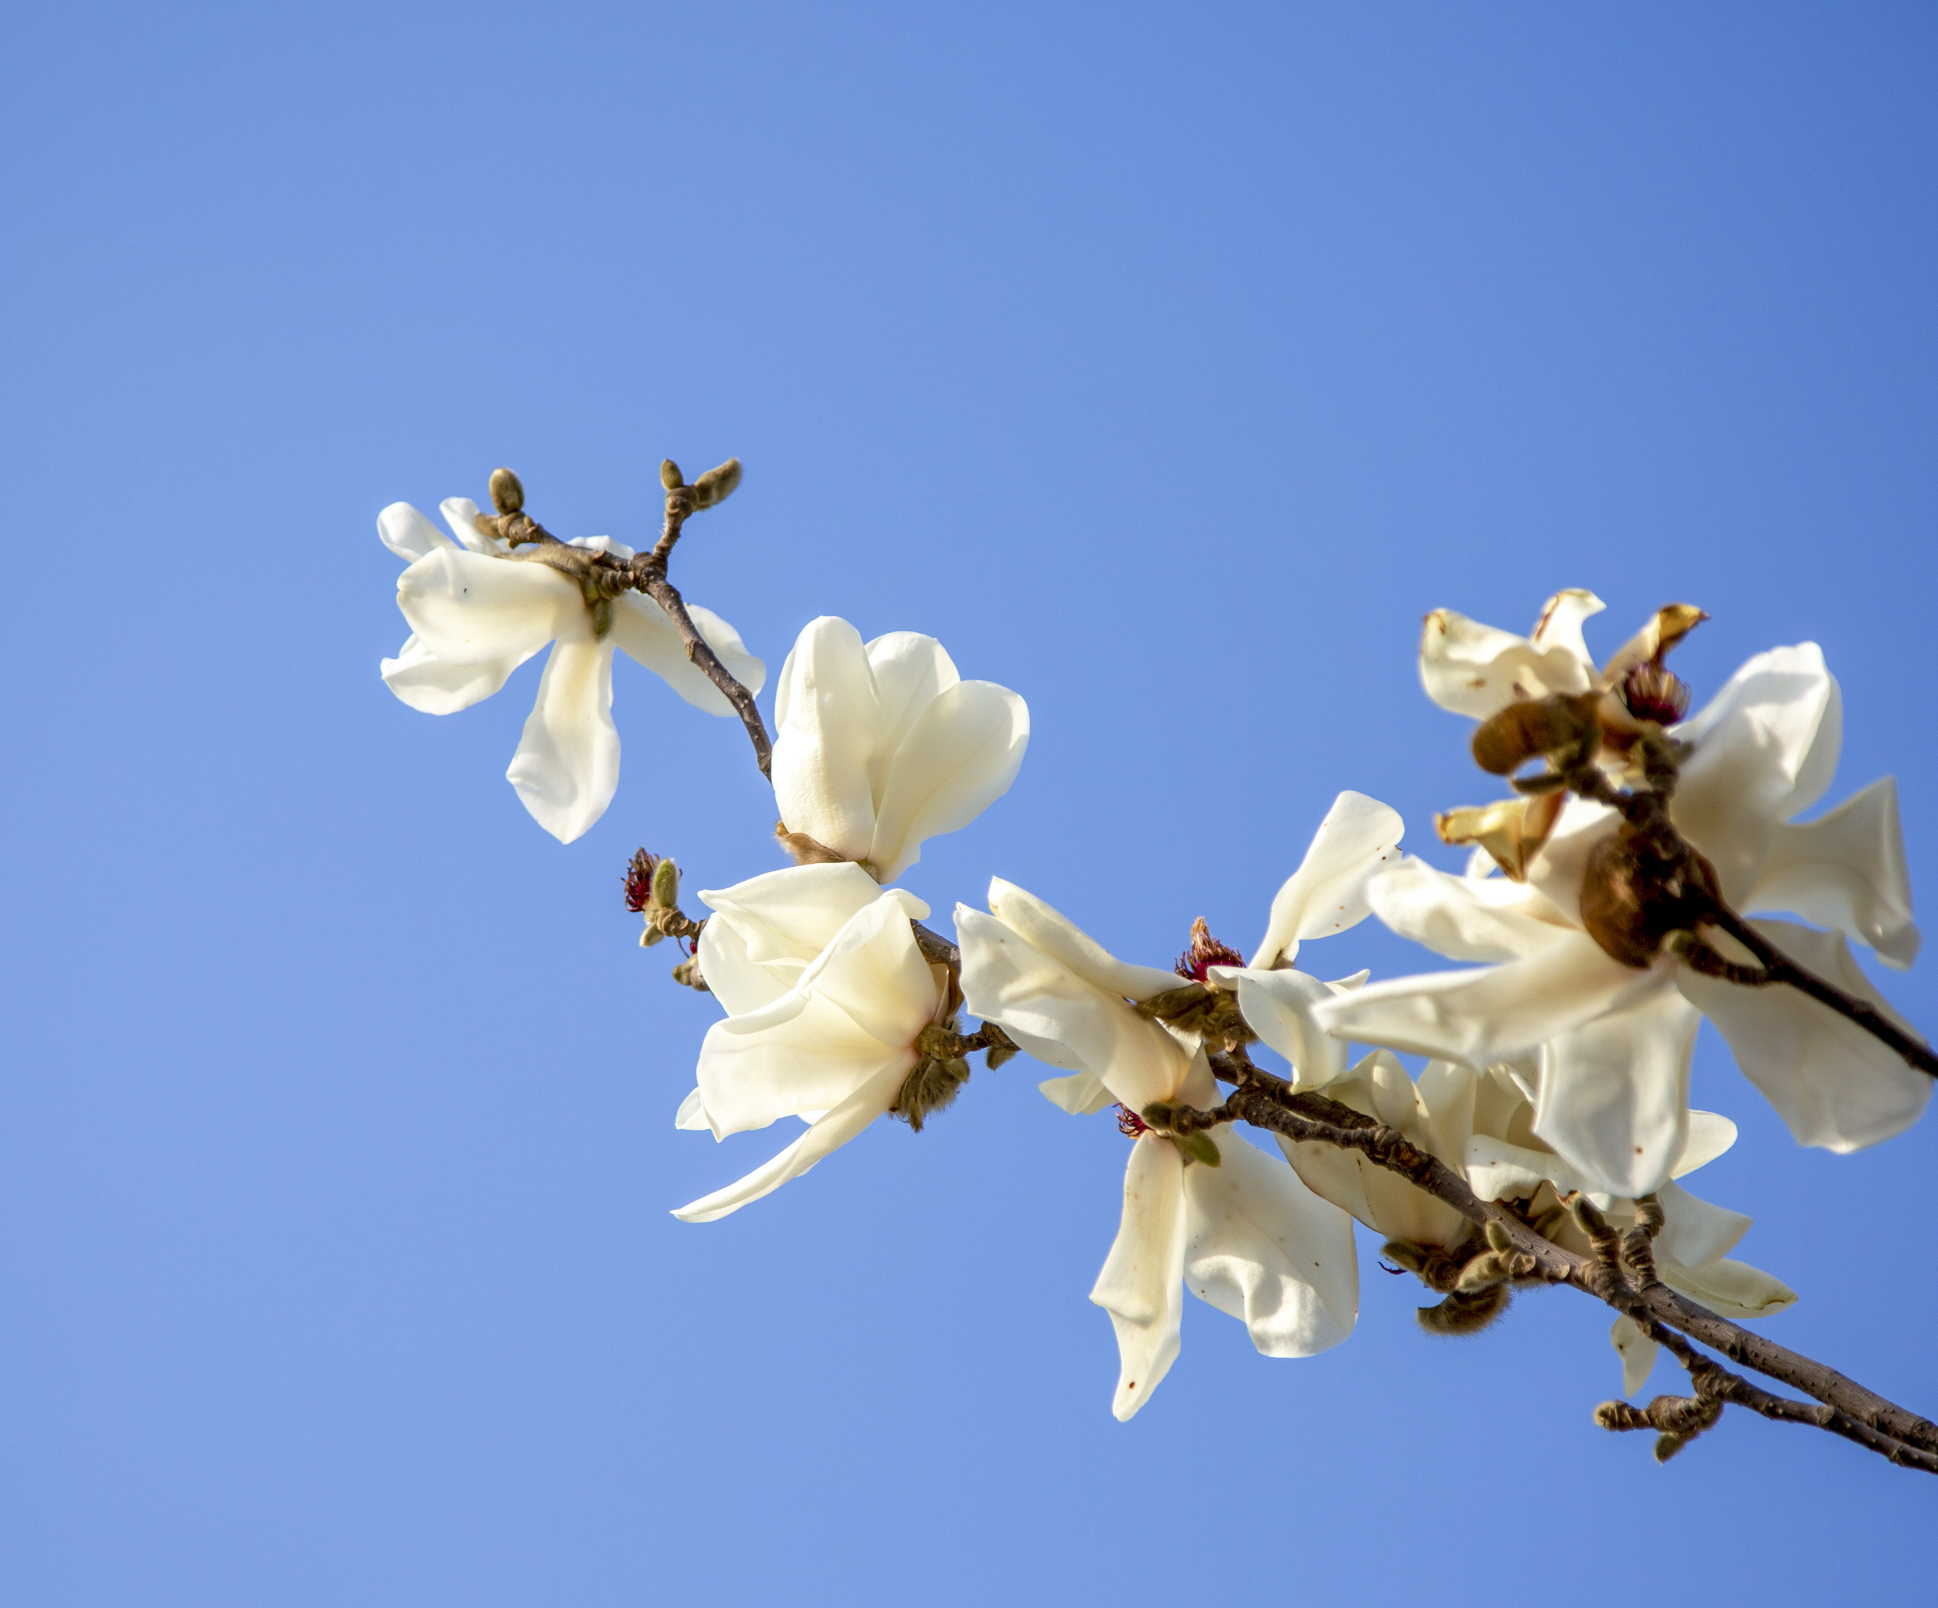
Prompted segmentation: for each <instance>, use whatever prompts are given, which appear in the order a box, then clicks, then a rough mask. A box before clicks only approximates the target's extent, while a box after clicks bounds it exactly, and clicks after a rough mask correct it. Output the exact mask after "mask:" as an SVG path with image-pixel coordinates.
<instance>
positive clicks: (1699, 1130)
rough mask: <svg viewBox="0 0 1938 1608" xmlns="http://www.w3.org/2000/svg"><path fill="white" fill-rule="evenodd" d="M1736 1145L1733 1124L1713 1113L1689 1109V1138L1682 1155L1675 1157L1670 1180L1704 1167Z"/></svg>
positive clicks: (1734, 1125) (1683, 1147) (1684, 1143)
mask: <svg viewBox="0 0 1938 1608" xmlns="http://www.w3.org/2000/svg"><path fill="white" fill-rule="evenodd" d="M1735 1143H1736V1124H1735V1123H1733V1122H1731V1121H1730V1120H1729V1118H1728V1117H1725V1116H1723V1115H1721V1114H1720V1113H1719V1112H1715V1111H1697V1110H1695V1109H1694V1108H1693V1107H1692V1108H1691V1109H1690V1112H1689V1137H1688V1138H1687V1139H1686V1140H1685V1141H1684V1142H1683V1146H1682V1154H1681V1155H1680V1156H1678V1157H1676V1164H1675V1166H1674V1167H1673V1168H1672V1169H1671V1170H1670V1173H1669V1176H1670V1177H1671V1178H1681V1177H1683V1176H1685V1175H1686V1174H1689V1173H1692V1172H1694V1171H1695V1170H1696V1169H1697V1168H1698V1167H1707V1166H1708V1165H1709V1164H1710V1163H1711V1162H1712V1161H1714V1160H1715V1159H1716V1158H1717V1157H1718V1156H1720V1155H1722V1154H1723V1152H1724V1151H1726V1150H1728V1149H1729V1147H1730V1146H1731V1145H1733V1144H1735Z"/></svg>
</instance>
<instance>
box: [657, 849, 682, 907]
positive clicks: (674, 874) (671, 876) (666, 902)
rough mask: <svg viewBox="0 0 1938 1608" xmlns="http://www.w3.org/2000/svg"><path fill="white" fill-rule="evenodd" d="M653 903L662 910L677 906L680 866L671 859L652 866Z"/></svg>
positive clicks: (678, 900) (678, 901)
mask: <svg viewBox="0 0 1938 1608" xmlns="http://www.w3.org/2000/svg"><path fill="white" fill-rule="evenodd" d="M653 903H654V904H656V905H658V906H659V907H660V908H661V909H663V910H677V909H678V908H679V905H680V868H679V867H678V866H677V865H675V864H674V863H673V862H672V860H671V859H665V860H661V861H660V863H659V864H658V865H656V866H654V867H653Z"/></svg>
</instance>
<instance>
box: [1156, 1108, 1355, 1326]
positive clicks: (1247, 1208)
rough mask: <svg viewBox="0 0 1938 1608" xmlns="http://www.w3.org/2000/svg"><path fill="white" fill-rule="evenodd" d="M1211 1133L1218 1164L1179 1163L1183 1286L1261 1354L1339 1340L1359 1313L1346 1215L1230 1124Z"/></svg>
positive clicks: (1349, 1229) (1353, 1261) (1350, 1227)
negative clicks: (1238, 1324)
mask: <svg viewBox="0 0 1938 1608" xmlns="http://www.w3.org/2000/svg"><path fill="white" fill-rule="evenodd" d="M1216 1138H1217V1144H1218V1150H1219V1155H1220V1161H1219V1165H1218V1166H1216V1167H1206V1166H1204V1165H1202V1164H1199V1165H1195V1166H1190V1167H1187V1168H1185V1169H1184V1201H1185V1224H1186V1240H1185V1252H1184V1282H1185V1286H1186V1288H1188V1289H1189V1290H1190V1291H1191V1293H1192V1294H1193V1295H1196V1296H1197V1297H1198V1298H1199V1299H1200V1300H1202V1301H1208V1302H1210V1303H1211V1305H1213V1306H1215V1307H1216V1308H1217V1309H1218V1310H1219V1311H1220V1312H1224V1313H1228V1314H1229V1315H1230V1316H1232V1317H1234V1318H1240V1319H1242V1320H1243V1321H1244V1324H1245V1327H1246V1328H1247V1329H1248V1330H1249V1331H1250V1332H1251V1337H1252V1344H1253V1345H1255V1346H1257V1347H1258V1349H1259V1350H1260V1351H1262V1352H1264V1353H1265V1355H1266V1356H1268V1357H1310V1356H1313V1355H1315V1354H1316V1353H1318V1352H1321V1351H1324V1350H1326V1349H1327V1348H1328V1347H1331V1346H1336V1345H1338V1344H1339V1342H1340V1341H1342V1340H1344V1339H1345V1338H1346V1337H1347V1336H1348V1335H1350V1334H1351V1333H1352V1332H1353V1323H1354V1320H1355V1319H1356V1318H1357V1317H1358V1315H1359V1263H1358V1260H1357V1259H1356V1258H1355V1257H1354V1255H1353V1230H1352V1220H1351V1219H1350V1218H1348V1217H1347V1216H1346V1214H1345V1213H1344V1212H1342V1211H1341V1210H1339V1208H1338V1207H1336V1206H1331V1205H1328V1204H1327V1203H1326V1202H1325V1201H1323V1200H1321V1199H1320V1198H1319V1197H1318V1196H1317V1195H1315V1194H1313V1193H1312V1191H1311V1190H1309V1189H1307V1188H1306V1186H1305V1185H1304V1184H1302V1183H1301V1182H1300V1181H1299V1178H1298V1175H1297V1174H1296V1173H1294V1172H1293V1170H1292V1169H1291V1168H1290V1167H1288V1166H1287V1165H1286V1164H1285V1163H1284V1162H1283V1161H1280V1160H1279V1159H1277V1158H1276V1157H1273V1156H1268V1155H1266V1154H1265V1153H1264V1152H1263V1151H1261V1150H1259V1149H1258V1148H1257V1147H1256V1146H1254V1145H1252V1144H1249V1143H1248V1142H1247V1141H1246V1140H1245V1139H1244V1137H1243V1136H1242V1135H1240V1134H1239V1133H1237V1132H1236V1131H1235V1130H1230V1129H1224V1128H1221V1129H1219V1130H1218V1132H1217V1135H1216Z"/></svg>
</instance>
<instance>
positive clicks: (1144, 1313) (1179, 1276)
mask: <svg viewBox="0 0 1938 1608" xmlns="http://www.w3.org/2000/svg"><path fill="white" fill-rule="evenodd" d="M1183 1174H1184V1161H1183V1158H1182V1157H1180V1156H1179V1155H1178V1150H1177V1146H1176V1145H1174V1144H1172V1143H1171V1141H1170V1140H1168V1139H1160V1138H1158V1137H1157V1136H1156V1135H1155V1134H1146V1135H1144V1136H1143V1137H1142V1138H1140V1139H1138V1140H1136V1141H1135V1142H1134V1143H1133V1144H1132V1145H1131V1154H1130V1163H1129V1165H1128V1166H1126V1167H1125V1169H1124V1215H1123V1217H1122V1219H1121V1220H1120V1221H1119V1224H1118V1228H1117V1239H1116V1242H1115V1243H1114V1244H1113V1245H1112V1246H1111V1247H1110V1255H1109V1256H1108V1257H1106V1258H1105V1259H1104V1267H1103V1271H1102V1272H1101V1273H1099V1274H1098V1275H1097V1282H1096V1284H1095V1286H1094V1287H1093V1288H1092V1289H1091V1291H1090V1299H1091V1300H1092V1301H1094V1302H1096V1303H1097V1305H1098V1306H1100V1307H1102V1308H1103V1309H1104V1310H1105V1311H1106V1312H1108V1313H1109V1314H1110V1325H1111V1327H1112V1328H1113V1329H1115V1330H1116V1331H1117V1358H1118V1363H1119V1368H1118V1375H1117V1393H1116V1395H1115V1397H1114V1398H1113V1399H1112V1401H1111V1406H1110V1410H1111V1411H1112V1412H1113V1413H1114V1414H1116V1416H1117V1417H1118V1419H1119V1420H1123V1419H1127V1418H1129V1417H1130V1416H1131V1415H1132V1414H1133V1413H1135V1412H1136V1411H1137V1409H1138V1408H1140V1407H1142V1406H1143V1405H1144V1403H1145V1402H1147V1401H1149V1400H1150V1398H1151V1392H1152V1391H1154V1390H1155V1389H1157V1387H1158V1383H1159V1381H1160V1380H1162V1379H1163V1378H1164V1376H1165V1375H1166V1374H1167V1373H1169V1372H1170V1371H1171V1364H1172V1363H1173V1362H1175V1361H1176V1360H1177V1355H1178V1326H1179V1324H1180V1323H1181V1322H1182V1320H1183V1317H1184V1238H1185V1224H1184V1215H1185V1214H1184V1177H1183Z"/></svg>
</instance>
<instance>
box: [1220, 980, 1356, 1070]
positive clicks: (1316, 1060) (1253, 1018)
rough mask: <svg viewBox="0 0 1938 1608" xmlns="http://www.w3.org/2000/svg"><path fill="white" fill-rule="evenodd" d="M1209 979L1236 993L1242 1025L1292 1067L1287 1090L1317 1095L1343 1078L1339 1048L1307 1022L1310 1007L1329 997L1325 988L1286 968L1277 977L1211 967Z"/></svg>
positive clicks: (1343, 1049) (1340, 1045) (1328, 988)
mask: <svg viewBox="0 0 1938 1608" xmlns="http://www.w3.org/2000/svg"><path fill="white" fill-rule="evenodd" d="M1209 975H1210V977H1211V978H1212V980H1213V981H1214V982H1218V983H1223V984H1225V985H1226V986H1228V987H1230V988H1232V989H1233V990H1234V991H1235V992H1236V993H1237V995H1238V1009H1239V1013H1240V1014H1241V1015H1242V1016H1243V1017H1244V1018H1245V1022H1246V1024H1247V1025H1248V1026H1249V1027H1250V1028H1251V1030H1252V1031H1253V1032H1254V1033H1256V1034H1257V1035H1258V1036H1259V1037H1260V1038H1261V1039H1263V1040H1264V1041H1265V1043H1266V1044H1268V1045H1270V1046H1271V1048H1273V1049H1274V1050H1276V1051H1278V1053H1279V1054H1280V1055H1282V1056H1284V1057H1285V1058H1286V1060H1288V1061H1290V1062H1291V1063H1292V1079H1291V1082H1292V1087H1293V1088H1295V1089H1319V1088H1323V1087H1325V1085H1326V1084H1328V1083H1331V1082H1332V1081H1333V1080H1334V1079H1336V1078H1341V1077H1344V1076H1345V1073H1346V1046H1345V1043H1344V1042H1343V1041H1342V1040H1340V1039H1336V1038H1334V1037H1333V1036H1332V1035H1331V1034H1330V1033H1327V1032H1325V1031H1324V1030H1323V1029H1322V1028H1321V1027H1320V1026H1319V1024H1318V1023H1317V1022H1315V1021H1314V1020H1313V1019H1312V1007H1313V1006H1314V1005H1316V1004H1318V1003H1319V1001H1320V1000H1322V999H1332V998H1334V997H1335V995H1334V990H1333V989H1332V987H1331V986H1330V985H1328V984H1326V983H1322V982H1321V981H1320V980H1319V979H1318V978H1316V977H1313V976H1310V975H1308V974H1307V973H1305V972H1302V971H1294V970H1293V969H1292V968H1291V967H1289V966H1287V967H1283V968H1281V969H1280V970H1278V971H1258V970H1256V969H1254V968H1251V967H1238V966H1213V967H1212V968H1211V970H1210V973H1209Z"/></svg>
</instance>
